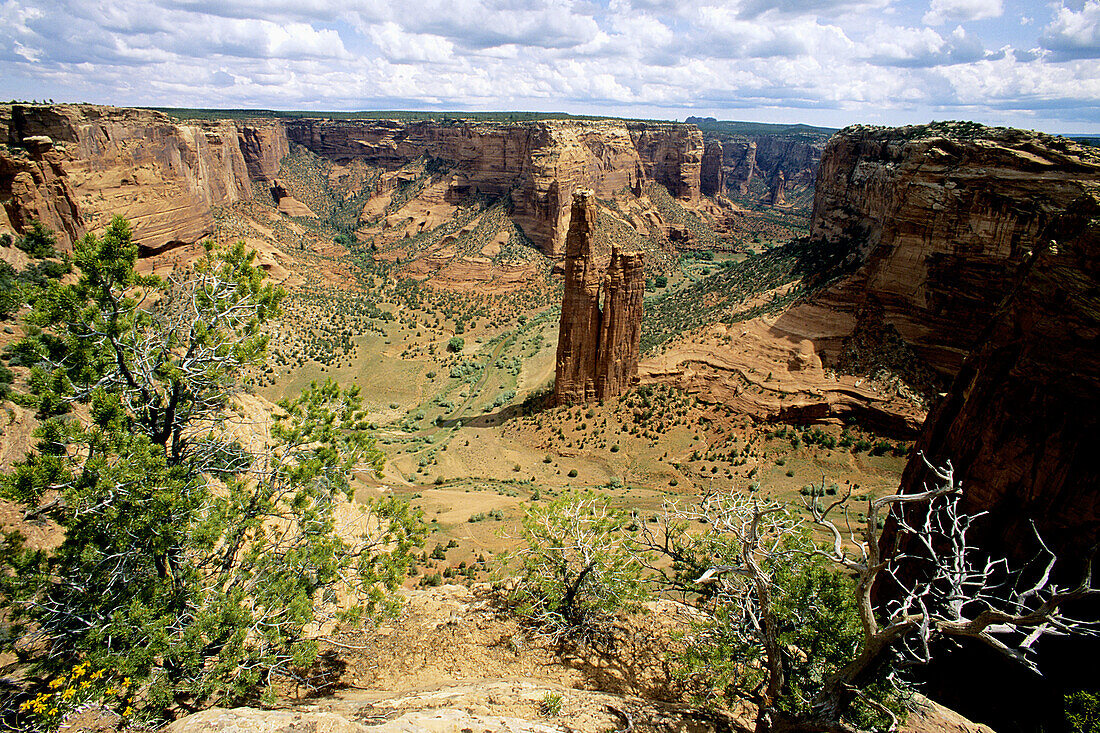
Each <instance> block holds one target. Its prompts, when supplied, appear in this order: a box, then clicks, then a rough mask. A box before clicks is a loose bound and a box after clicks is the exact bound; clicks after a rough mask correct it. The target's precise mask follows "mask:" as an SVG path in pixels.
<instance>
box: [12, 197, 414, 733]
mask: <svg viewBox="0 0 1100 733" xmlns="http://www.w3.org/2000/svg"><path fill="white" fill-rule="evenodd" d="M74 250H75V252H74V264H75V265H76V267H77V269H78V272H79V275H78V278H77V280H76V281H75V282H72V283H69V284H60V283H54V284H53V285H51V286H50V288H49V290H48V291H47V292H45V293H43V294H42V295H40V296H39V297H38V298H37V299H36V301H35V307H34V309H33V312H32V313H31V314H30V316H29V317H28V321H29V323H30V324H31V325H32V326H33V327H34V330H33V332H32V335H31V337H29V338H28V339H27V340H26V341H24V342H23V343H22V344H21V345H20V346H19V353H20V354H21V358H22V359H23V361H24V362H25V363H27V362H29V363H32V364H33V367H32V370H31V377H30V380H29V382H30V384H31V387H32V391H33V393H34V397H35V399H37V403H38V412H39V417H40V419H41V420H42V422H41V425H40V427H39V428H38V431H37V433H36V435H37V437H38V443H37V445H36V447H35V449H34V450H32V451H31V452H30V454H29V455H28V456H27V457H26V459H25V460H23V461H22V462H21V463H19V464H17V465H16V466H15V467H14V468H13V470H12V472H11V474H10V475H8V476H5V477H3V479H2V480H0V488H2V490H3V493H4V494H5V496H7V497H8V498H9V499H12V500H15V501H16V502H18V503H19V504H20V505H21V506H22V507H23V508H24V512H25V518H26V520H27V521H38V522H50V523H52V524H54V525H55V526H57V527H58V528H59V529H60V530H61V531H62V532H63V539H62V540H61V542H60V544H57V545H56V546H53V547H33V546H31V545H29V544H28V543H27V542H26V541H25V540H24V539H23V538H22V537H20V536H19V535H18V534H14V533H13V534H9V535H7V536H6V538H5V542H4V545H3V551H2V553H0V560H2V563H3V564H2V568H3V572H2V573H0V601H2V603H3V609H4V612H5V614H6V618H7V620H8V623H9V624H10V628H9V633H8V635H7V639H6V644H7V646H8V647H9V648H10V650H11V651H14V652H15V654H16V655H17V657H18V659H19V661H20V662H21V663H22V664H23V665H24V669H25V671H26V672H27V673H28V674H29V675H30V676H29V679H30V681H31V682H32V684H33V683H34V682H35V681H36V680H37V681H38V682H39V683H43V684H44V683H45V682H47V681H48V680H49V679H51V678H53V677H56V676H57V675H59V674H63V673H64V671H65V669H66V667H67V666H71V665H72V664H73V663H74V662H75V661H77V660H84V661H87V662H90V663H91V664H92V665H93V666H95V667H98V668H102V669H109V670H112V671H113V672H114V673H116V674H118V675H120V676H121V675H124V676H127V677H130V678H131V679H132V681H133V682H134V683H138V684H139V685H140V695H139V697H138V699H139V700H140V701H141V703H142V705H143V707H144V710H145V712H146V714H148V715H150V716H158V715H162V714H172V713H173V712H174V711H188V710H193V709H196V708H199V707H202V706H205V705H209V704H214V703H227V702H233V701H240V700H244V699H248V698H251V697H254V696H255V695H257V694H259V693H260V692H261V691H263V690H264V689H265V688H267V689H271V685H272V684H273V683H274V682H275V681H276V680H277V679H279V678H280V677H292V678H294V677H297V678H299V679H300V678H301V676H302V674H303V672H304V670H305V669H306V668H307V667H308V666H309V664H310V663H311V662H312V660H313V659H314V657H315V656H316V654H317V651H318V640H317V639H316V638H315V636H316V630H317V628H319V624H320V622H321V621H322V620H323V618H324V616H326V615H328V614H332V613H335V612H337V611H339V612H340V613H341V614H343V616H344V617H345V618H347V617H354V616H356V615H357V614H361V613H364V612H365V613H378V612H381V611H383V610H385V609H386V608H388V607H389V605H390V603H391V597H390V595H389V591H392V590H393V589H395V588H396V587H397V586H398V585H399V583H400V582H401V580H402V579H403V578H404V576H405V572H406V570H407V566H408V563H409V561H410V556H411V552H412V549H413V548H414V547H416V546H419V544H421V543H422V541H423V536H424V532H423V525H422V523H421V521H420V518H419V516H418V515H416V514H414V513H413V512H411V511H410V510H409V508H408V506H407V505H406V504H404V503H402V502H399V501H396V500H392V499H383V500H378V501H374V502H372V503H369V504H366V505H357V504H355V503H353V502H352V501H351V499H352V493H353V481H352V479H353V475H354V473H355V472H356V471H377V470H378V469H379V468H380V467H381V461H382V458H383V456H382V454H381V452H380V451H378V450H377V449H376V448H375V445H374V441H373V439H372V438H371V437H370V435H369V433H368V432H367V431H366V428H367V425H366V422H365V420H364V414H363V413H362V411H361V410H360V399H359V395H358V391H357V390H356V389H350V390H346V391H344V390H341V389H340V388H339V387H338V386H337V385H335V384H333V383H331V382H330V383H327V384H325V385H317V384H314V385H312V386H311V387H310V388H309V389H308V390H307V391H306V392H305V393H304V394H303V395H302V396H301V397H299V398H298V399H295V400H290V401H284V402H283V403H281V405H280V408H279V410H278V411H277V412H276V414H275V415H274V416H273V417H272V418H271V420H270V421H264V420H261V421H259V422H257V423H249V422H246V421H244V420H242V419H234V418H233V417H232V415H233V410H232V404H231V399H232V397H233V395H234V394H235V393H236V392H237V391H238V389H239V385H240V379H241V375H242V372H243V370H245V369H246V368H248V367H250V366H252V365H256V364H259V363H261V362H262V360H263V358H264V350H265V346H266V343H267V336H266V335H265V334H264V333H263V330H262V326H263V324H264V323H265V322H266V321H268V320H269V319H271V318H272V317H274V316H275V315H276V314H277V313H278V307H279V301H280V299H281V298H282V292H281V291H280V290H278V289H276V288H273V287H272V286H271V285H269V284H267V283H265V282H264V277H263V272H262V270H261V269H260V268H259V267H257V266H256V265H255V263H254V255H253V253H251V252H248V251H246V250H245V248H244V246H243V245H241V244H238V245H236V246H233V247H230V248H228V249H225V250H222V249H219V248H217V247H215V246H213V245H212V244H209V243H208V244H207V245H206V246H205V249H204V253H203V255H202V256H201V257H200V259H199V260H198V262H197V263H195V265H194V266H193V267H192V268H190V269H189V270H187V271H185V272H182V273H180V274H177V275H174V276H172V277H170V278H169V279H168V280H161V279H160V278H158V277H155V276H152V275H139V274H138V273H136V272H135V269H134V268H135V264H136V260H137V247H136V245H135V244H134V242H133V240H132V235H131V232H130V228H129V226H128V225H127V223H126V222H125V221H124V220H122V219H120V218H116V219H115V220H114V221H113V222H112V223H111V225H110V226H109V227H108V228H107V230H106V231H105V233H104V234H103V236H102V237H96V236H95V235H88V236H86V237H85V238H83V239H82V240H80V241H79V242H77V243H76V245H75V247H74ZM337 600H339V601H341V603H339V604H337V603H336V601H337Z"/></svg>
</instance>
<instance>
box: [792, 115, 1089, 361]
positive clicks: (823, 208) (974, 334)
mask: <svg viewBox="0 0 1100 733" xmlns="http://www.w3.org/2000/svg"><path fill="white" fill-rule="evenodd" d="M1098 189H1100V151H1097V150H1095V149H1092V148H1087V147H1085V146H1082V145H1079V144H1077V143H1074V142H1072V141H1070V140H1067V139H1065V138H1057V137H1052V136H1049V135H1044V134H1042V133H1036V132H1029V131H1022V130H1011V129H1003V128H984V127H982V126H980V125H974V124H972V123H939V124H934V125H925V126H914V127H902V128H876V127H864V126H855V127H850V128H847V129H845V130H842V131H841V132H840V133H838V134H837V135H835V136H834V137H833V138H832V139H831V140H830V142H829V144H828V147H827V148H826V150H825V154H824V156H823V158H822V162H821V168H820V173H819V176H818V181H817V188H816V192H815V197H814V211H813V219H812V223H811V238H812V239H816V240H819V241H821V242H823V243H825V244H827V245H829V246H831V247H832V248H833V253H834V254H836V255H837V256H838V258H842V259H844V260H845V261H844V264H843V266H842V267H843V268H845V269H847V270H849V271H850V270H854V271H855V273H854V274H853V275H851V276H849V277H846V278H844V279H842V280H841V281H840V282H838V283H837V284H835V285H834V286H832V287H830V288H829V289H828V291H826V292H825V293H821V294H819V295H818V296H817V297H816V298H815V301H816V303H817V304H819V305H823V306H825V307H828V308H831V309H833V310H834V311H837V312H841V313H844V314H847V315H848V316H858V315H859V314H861V313H864V312H872V311H873V312H874V313H876V314H879V313H880V314H881V317H882V318H883V319H884V320H885V322H886V324H888V325H889V326H890V327H893V328H894V329H896V330H897V332H898V333H899V334H900V336H901V338H902V339H904V340H905V341H906V342H907V343H908V344H909V345H911V346H912V347H913V349H914V351H915V352H916V353H917V355H918V356H919V357H921V358H922V359H923V360H924V361H925V362H926V363H927V364H928V365H929V366H931V367H932V368H934V369H935V370H937V371H939V372H940V373H941V374H943V375H946V376H951V375H953V374H955V373H956V372H957V371H958V370H959V368H960V366H961V365H962V361H963V359H964V358H965V356H966V355H967V353H969V352H970V350H971V349H973V348H974V347H975V346H976V345H977V343H978V337H979V334H980V333H981V332H982V330H983V329H984V328H985V327H986V326H987V325H988V323H989V321H990V319H991V318H992V315H993V312H994V309H995V308H996V306H997V305H998V303H1000V301H1001V299H1002V298H1003V297H1004V295H1005V293H1006V292H1007V289H1008V287H1009V285H1010V284H1011V282H1012V281H1013V278H1014V277H1015V274H1016V272H1017V270H1018V268H1019V266H1020V265H1021V263H1023V261H1024V260H1025V259H1026V258H1027V256H1028V255H1029V253H1031V252H1032V251H1035V250H1037V249H1039V248H1040V247H1041V246H1042V245H1043V244H1044V242H1043V237H1042V232H1043V231H1044V229H1045V228H1046V227H1047V226H1048V225H1049V224H1050V222H1051V221H1052V220H1053V219H1054V218H1056V217H1057V216H1058V215H1059V214H1060V213H1061V212H1063V211H1064V210H1065V208H1066V207H1067V206H1068V205H1069V204H1070V203H1071V202H1072V201H1074V200H1075V199H1077V198H1078V197H1080V196H1081V195H1082V194H1085V193H1087V192H1089V191H1096V190H1098Z"/></svg>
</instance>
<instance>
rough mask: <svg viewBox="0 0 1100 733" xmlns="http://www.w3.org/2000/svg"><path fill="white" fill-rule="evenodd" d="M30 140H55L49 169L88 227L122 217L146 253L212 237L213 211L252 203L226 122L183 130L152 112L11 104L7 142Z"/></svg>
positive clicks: (231, 125) (233, 131)
mask: <svg viewBox="0 0 1100 733" xmlns="http://www.w3.org/2000/svg"><path fill="white" fill-rule="evenodd" d="M36 136H48V137H50V138H51V139H52V140H53V141H54V142H55V146H56V149H57V151H58V152H59V153H60V157H59V159H58V161H57V164H56V166H55V170H57V171H58V172H59V175H62V176H63V177H64V178H65V179H66V180H67V181H68V184H69V185H70V186H71V187H72V190H73V192H74V193H75V196H76V202H77V204H78V207H79V210H80V214H81V216H82V217H83V219H84V223H85V224H86V226H87V227H88V228H89V229H95V228H98V227H101V226H104V225H106V223H107V222H108V221H109V219H110V217H111V216H113V215H115V214H121V215H122V216H125V217H126V218H127V219H129V220H130V223H131V225H132V226H133V227H134V234H135V239H136V240H137V241H138V242H139V243H140V244H141V245H142V246H143V247H144V248H145V249H146V250H147V251H156V250H160V249H163V248H165V247H168V246H172V245H173V244H175V243H187V242H196V241H199V240H201V239H203V238H204V237H207V236H209V235H211V234H212V233H213V231H214V217H213V213H212V212H211V207H212V206H214V205H218V204H225V203H230V202H233V201H240V200H244V199H249V198H251V197H252V189H251V183H250V180H249V176H248V168H247V165H246V163H245V159H244V156H243V154H242V153H241V148H240V144H239V136H238V132H237V127H236V125H235V124H234V123H232V122H203V123H196V124H186V125H185V124H177V123H175V122H173V121H172V120H171V119H170V118H169V117H168V116H167V115H164V114H161V113H159V112H154V111H151V110H137V109H124V108H116V107H98V106H92V105H52V106H44V105H13V106H12V107H11V119H10V121H9V125H8V138H9V142H10V143H12V144H13V145H21V144H22V141H23V140H24V139H25V138H28V137H36ZM74 227H75V224H67V225H65V226H62V227H61V229H63V230H65V231H68V230H70V229H74Z"/></svg>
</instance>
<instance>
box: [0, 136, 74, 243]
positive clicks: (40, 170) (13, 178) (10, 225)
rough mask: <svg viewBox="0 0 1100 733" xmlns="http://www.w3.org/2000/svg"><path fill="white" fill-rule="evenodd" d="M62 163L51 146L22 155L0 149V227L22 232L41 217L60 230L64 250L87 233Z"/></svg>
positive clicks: (59, 235)
mask: <svg viewBox="0 0 1100 733" xmlns="http://www.w3.org/2000/svg"><path fill="white" fill-rule="evenodd" d="M63 163H64V160H63V157H62V155H61V154H60V153H58V152H57V151H55V150H52V149H51V150H48V151H44V152H34V153H31V152H28V154H26V155H19V154H16V153H13V152H9V151H7V150H4V149H3V148H0V201H3V202H4V204H3V206H2V207H0V229H10V230H11V231H13V232H19V233H21V232H24V231H26V230H28V229H29V228H30V226H31V222H32V221H34V220H38V221H40V222H42V223H43V224H45V225H46V226H47V227H49V228H50V229H52V230H54V231H55V232H57V240H58V244H59V245H60V246H61V247H63V248H65V249H68V248H71V247H72V243H73V241H74V240H76V239H78V238H80V237H81V236H83V235H84V231H85V228H84V219H83V217H82V216H81V215H80V209H79V207H78V206H77V203H76V192H75V191H74V190H73V187H72V185H71V184H70V183H69V180H68V178H67V177H66V176H65V169H64V165H63Z"/></svg>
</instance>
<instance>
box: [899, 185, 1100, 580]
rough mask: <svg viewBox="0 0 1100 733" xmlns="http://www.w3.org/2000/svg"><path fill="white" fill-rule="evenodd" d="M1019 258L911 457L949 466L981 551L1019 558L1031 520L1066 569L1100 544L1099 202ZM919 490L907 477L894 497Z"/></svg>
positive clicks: (1070, 215) (917, 464)
mask: <svg viewBox="0 0 1100 733" xmlns="http://www.w3.org/2000/svg"><path fill="white" fill-rule="evenodd" d="M1041 241H1042V242H1043V244H1042V245H1040V246H1039V247H1038V248H1037V250H1036V252H1035V253H1034V254H1033V255H1032V256H1031V257H1030V258H1028V261H1027V262H1026V264H1025V265H1024V267H1023V270H1022V275H1021V277H1019V279H1018V281H1017V283H1016V285H1015V286H1014V287H1013V288H1012V289H1011V291H1010V292H1009V294H1008V297H1007V298H1006V299H1005V301H1004V303H1003V305H1002V306H1001V307H1000V308H999V309H998V310H997V313H996V316H995V317H994V319H993V321H992V323H991V324H989V325H988V327H987V328H986V329H984V330H983V332H982V334H981V338H980V340H979V345H978V346H977V348H975V350H974V351H973V353H971V354H970V356H969V357H968V358H967V359H966V361H965V362H964V363H963V366H962V369H961V371H960V372H959V374H958V376H957V377H956V379H955V382H954V385H953V386H952V388H951V391H950V393H949V395H948V397H947V399H945V400H944V401H943V402H942V403H941V404H940V405H939V406H938V408H937V409H936V410H935V411H934V412H933V413H932V415H931V416H930V417H929V418H928V421H927V422H926V424H925V428H924V431H923V434H922V436H921V438H920V440H919V441H918V443H917V450H921V451H923V452H924V453H925V454H926V455H927V456H928V457H929V459H930V460H931V461H932V462H933V463H935V464H937V465H940V464H942V463H943V462H944V461H946V460H948V459H950V460H951V461H952V463H953V464H954V466H955V469H956V474H955V475H956V477H957V478H958V479H960V480H961V483H962V488H963V497H964V499H963V500H964V504H965V506H966V508H967V509H968V510H969V511H971V512H979V511H986V512H989V516H988V517H987V518H986V519H984V520H983V523H982V525H981V528H982V531H983V547H985V548H986V549H989V550H991V551H993V552H994V553H1000V552H1005V553H1009V554H1011V555H1015V556H1016V557H1017V559H1019V558H1020V555H1021V554H1023V552H1022V550H1023V548H1028V549H1029V550H1034V549H1036V548H1035V547H1034V545H1033V544H1032V537H1031V529H1030V522H1032V521H1034V522H1035V523H1036V525H1037V526H1038V528H1039V530H1040V532H1041V533H1042V535H1043V538H1044V539H1045V540H1046V541H1047V542H1048V543H1049V544H1050V545H1051V547H1052V549H1054V550H1055V551H1057V552H1061V553H1063V554H1064V555H1065V556H1066V557H1067V558H1069V559H1071V560H1072V559H1075V558H1080V557H1083V553H1084V551H1085V550H1086V549H1087V548H1088V547H1090V546H1091V545H1092V544H1093V543H1095V542H1096V541H1097V539H1100V491H1098V490H1097V487H1098V486H1100V462H1097V460H1096V457H1095V455H1094V453H1093V451H1094V450H1095V439H1096V436H1097V435H1100V349H1097V344H1100V194H1098V193H1095V192H1094V193H1093V194H1090V195H1087V196H1083V197H1081V198H1080V199H1078V201H1076V202H1075V203H1074V204H1073V205H1072V206H1070V207H1069V209H1068V210H1067V212H1066V213H1065V214H1063V215H1062V216H1061V217H1059V218H1058V219H1057V220H1056V221H1055V222H1054V223H1053V224H1052V225H1051V226H1049V227H1047V228H1045V229H1044V231H1043V232H1042V236H1041ZM926 480H928V476H927V473H926V470H925V468H924V465H923V462H922V461H920V460H919V459H918V458H916V457H914V458H913V459H911V460H910V461H909V465H908V466H907V467H906V470H905V475H904V477H903V479H902V487H901V488H902V490H903V491H906V492H912V491H916V490H918V489H919V488H920V487H921V484H922V482H923V481H926Z"/></svg>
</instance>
